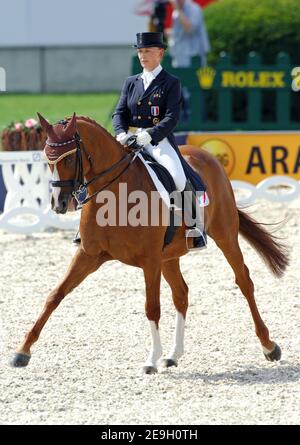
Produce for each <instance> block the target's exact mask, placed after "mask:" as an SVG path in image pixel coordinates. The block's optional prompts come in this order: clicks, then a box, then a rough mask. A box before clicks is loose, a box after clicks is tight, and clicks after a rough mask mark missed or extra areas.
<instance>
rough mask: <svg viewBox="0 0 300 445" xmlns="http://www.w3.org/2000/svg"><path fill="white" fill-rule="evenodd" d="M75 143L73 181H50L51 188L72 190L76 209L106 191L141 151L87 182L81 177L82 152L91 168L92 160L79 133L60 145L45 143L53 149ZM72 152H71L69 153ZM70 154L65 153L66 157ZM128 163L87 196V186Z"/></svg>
mask: <svg viewBox="0 0 300 445" xmlns="http://www.w3.org/2000/svg"><path fill="white" fill-rule="evenodd" d="M74 142H75V143H76V149H75V150H76V165H75V179H71V180H64V181H51V185H52V187H71V188H72V195H73V196H74V198H75V200H76V201H77V204H78V205H77V209H80V208H82V206H83V205H84V204H87V203H88V202H89V201H90V200H91V199H92V198H93V197H94V196H95V195H97V194H98V193H99V192H101V191H102V190H104V189H106V188H107V187H108V186H110V185H111V184H112V183H113V182H115V181H116V180H117V179H118V178H119V177H120V176H121V175H122V174H123V173H124V172H125V171H126V170H127V169H128V168H129V166H130V165H131V164H132V163H133V161H134V160H135V159H136V157H137V155H138V154H139V152H140V151H141V148H142V147H139V148H138V149H135V150H134V151H132V152H130V153H128V154H126V156H124V157H123V158H121V159H120V160H119V161H117V162H116V163H115V164H113V165H112V166H111V167H109V168H107V169H105V170H103V171H102V172H100V173H98V174H96V175H95V176H94V177H93V178H92V179H90V180H89V181H85V180H84V175H83V162H82V150H83V152H84V154H85V156H86V157H87V160H88V162H89V164H90V166H91V168H92V167H93V160H92V158H91V156H90V155H89V154H88V152H87V150H86V148H85V146H84V143H83V141H82V139H81V137H80V135H79V133H75V135H74V138H73V139H70V140H68V141H66V142H62V143H54V142H50V141H48V140H47V141H46V144H47V145H49V147H52V148H55V147H62V146H64V145H67V144H71V143H74ZM71 152H73V150H72V151H71ZM68 154H71V153H68V152H67V153H66V156H68ZM127 160H128V161H129V162H128V163H127V164H126V166H125V167H124V168H123V170H122V171H121V172H120V173H119V174H118V175H117V176H116V177H115V178H113V179H112V180H111V181H109V182H108V183H107V184H105V185H104V186H103V187H101V189H100V190H97V192H94V193H93V194H92V195H89V196H87V194H88V190H87V188H88V186H89V185H90V184H92V183H93V182H95V181H97V180H98V179H100V178H102V177H104V176H105V175H107V174H108V173H111V172H112V171H113V170H115V169H116V168H117V167H118V166H119V165H120V164H122V163H123V162H125V161H127Z"/></svg>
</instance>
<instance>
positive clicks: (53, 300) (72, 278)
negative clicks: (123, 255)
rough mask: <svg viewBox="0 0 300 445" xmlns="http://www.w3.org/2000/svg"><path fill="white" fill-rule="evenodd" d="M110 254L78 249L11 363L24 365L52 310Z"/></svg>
mask: <svg viewBox="0 0 300 445" xmlns="http://www.w3.org/2000/svg"><path fill="white" fill-rule="evenodd" d="M109 259H110V256H109V255H108V254H106V253H105V252H102V253H100V254H99V255H96V256H89V255H87V254H86V253H85V252H84V251H83V250H82V249H78V250H77V252H76V254H75V256H74V258H73V259H72V262H71V264H70V267H69V269H68V271H67V273H66V275H65V277H64V279H63V280H62V282H61V283H60V284H59V285H58V286H57V287H56V288H55V289H54V290H53V291H52V292H51V293H50V294H49V296H48V298H47V300H46V303H45V306H44V308H43V310H42V312H41V314H40V316H39V317H38V319H37V321H36V322H35V324H34V325H33V326H32V328H31V329H30V330H29V331H28V332H27V334H26V335H25V339H24V341H23V343H22V344H21V345H20V347H19V348H18V349H17V352H16V353H15V354H14V356H13V358H12V361H11V365H12V366H15V367H23V366H26V365H27V364H28V362H29V360H30V357H31V353H30V348H31V346H32V344H33V343H35V342H36V341H37V340H38V338H39V336H40V333H41V330H42V329H43V327H44V325H45V324H46V322H47V320H48V318H49V317H50V315H51V314H52V312H53V311H54V310H55V309H56V308H57V306H58V305H59V303H60V302H61V301H62V300H63V299H64V297H65V296H66V295H67V294H68V293H69V292H71V291H72V290H73V289H74V288H75V287H77V286H78V285H79V284H80V283H81V282H82V281H83V280H84V279H85V278H86V277H87V276H88V275H89V274H91V273H92V272H95V271H96V270H97V269H98V268H99V267H100V266H101V264H103V263H104V262H105V261H108V260H109Z"/></svg>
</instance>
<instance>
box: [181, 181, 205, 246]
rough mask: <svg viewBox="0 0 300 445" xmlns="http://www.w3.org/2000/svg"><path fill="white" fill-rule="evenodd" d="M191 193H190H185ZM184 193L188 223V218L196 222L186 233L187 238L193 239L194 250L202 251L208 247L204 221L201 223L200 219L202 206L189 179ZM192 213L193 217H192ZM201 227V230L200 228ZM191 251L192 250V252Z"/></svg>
mask: <svg viewBox="0 0 300 445" xmlns="http://www.w3.org/2000/svg"><path fill="white" fill-rule="evenodd" d="M184 192H189V193H186V194H185V193H184ZM183 193H184V195H183V196H184V204H185V205H186V206H187V212H188V213H187V215H186V214H185V215H186V218H185V219H186V223H187V221H188V219H187V217H189V216H192V219H193V220H194V221H195V222H193V225H191V226H189V224H188V223H187V225H188V226H189V228H188V229H187V230H186V232H185V236H186V238H193V247H192V249H202V248H204V247H206V245H207V236H206V233H205V230H204V220H202V221H201V218H200V205H199V204H198V202H197V199H198V198H197V195H196V190H195V188H194V187H193V185H192V183H191V182H190V180H189V179H188V180H187V181H186V185H185V189H184V191H183ZM191 212H192V215H191ZM200 227H201V228H200ZM192 249H190V250H192Z"/></svg>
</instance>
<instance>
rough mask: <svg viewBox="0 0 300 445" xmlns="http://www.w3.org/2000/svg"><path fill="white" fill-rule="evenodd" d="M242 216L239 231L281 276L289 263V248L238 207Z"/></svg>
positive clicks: (271, 268) (273, 270)
mask: <svg viewBox="0 0 300 445" xmlns="http://www.w3.org/2000/svg"><path fill="white" fill-rule="evenodd" d="M238 214H239V218H240V228H239V232H240V233H241V235H242V236H243V237H245V238H246V240H247V241H248V242H249V244H251V246H252V247H253V248H254V249H255V250H256V251H257V252H258V253H259V255H260V256H261V257H262V259H263V260H264V262H265V263H266V264H267V266H268V267H269V268H270V270H271V272H272V273H273V274H274V275H275V276H276V277H281V276H282V275H283V273H284V271H285V269H286V267H287V266H288V264H289V256H288V253H287V248H286V247H285V246H283V245H282V244H281V243H280V242H278V238H277V237H275V236H274V235H272V234H271V233H269V232H268V231H267V230H266V229H265V228H264V227H262V224H261V223H258V222H257V221H255V220H254V219H253V218H251V216H249V215H247V214H246V213H244V212H242V211H241V210H239V209H238Z"/></svg>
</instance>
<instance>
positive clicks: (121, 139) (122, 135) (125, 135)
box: [116, 131, 133, 145]
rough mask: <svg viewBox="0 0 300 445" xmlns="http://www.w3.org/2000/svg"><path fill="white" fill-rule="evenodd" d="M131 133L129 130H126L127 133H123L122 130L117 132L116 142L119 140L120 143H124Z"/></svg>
mask: <svg viewBox="0 0 300 445" xmlns="http://www.w3.org/2000/svg"><path fill="white" fill-rule="evenodd" d="M132 135H133V133H131V131H128V132H127V133H125V131H123V133H120V134H118V136H117V138H116V139H117V141H118V142H120V144H122V145H126V142H127V141H128V139H129V138H130V137H131V136H132Z"/></svg>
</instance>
